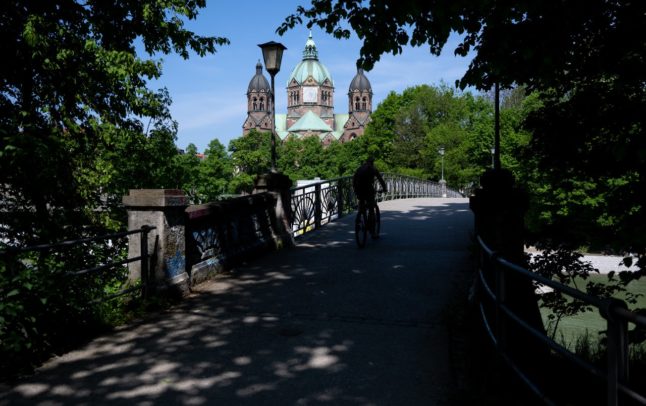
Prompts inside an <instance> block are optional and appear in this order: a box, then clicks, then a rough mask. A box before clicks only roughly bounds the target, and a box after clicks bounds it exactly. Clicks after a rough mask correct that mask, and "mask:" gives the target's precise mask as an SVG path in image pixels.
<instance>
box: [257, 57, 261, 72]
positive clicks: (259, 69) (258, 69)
mask: <svg viewBox="0 0 646 406" xmlns="http://www.w3.org/2000/svg"><path fill="white" fill-rule="evenodd" d="M256 75H262V64H261V63H260V59H258V63H257V64H256Z"/></svg>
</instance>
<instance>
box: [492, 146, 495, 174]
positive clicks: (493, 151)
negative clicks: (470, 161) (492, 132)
mask: <svg viewBox="0 0 646 406" xmlns="http://www.w3.org/2000/svg"><path fill="white" fill-rule="evenodd" d="M495 154H496V148H495V147H491V168H492V169H493V168H495V166H496V164H495V163H494V160H493V157H494V155H495Z"/></svg>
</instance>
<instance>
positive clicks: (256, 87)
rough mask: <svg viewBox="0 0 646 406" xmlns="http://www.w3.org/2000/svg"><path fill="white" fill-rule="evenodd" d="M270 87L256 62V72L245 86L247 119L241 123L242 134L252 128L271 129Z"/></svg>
mask: <svg viewBox="0 0 646 406" xmlns="http://www.w3.org/2000/svg"><path fill="white" fill-rule="evenodd" d="M272 108H273V106H272V105H271V87H270V86H269V81H267V78H265V75H263V73H262V65H261V64H260V61H258V63H257V64H256V74H255V75H254V77H253V78H251V81H250V82H249V87H248V88H247V119H246V120H245V122H244V124H243V125H242V131H243V134H245V135H246V134H247V133H249V131H250V130H251V129H253V128H255V129H257V130H259V131H271V110H272Z"/></svg>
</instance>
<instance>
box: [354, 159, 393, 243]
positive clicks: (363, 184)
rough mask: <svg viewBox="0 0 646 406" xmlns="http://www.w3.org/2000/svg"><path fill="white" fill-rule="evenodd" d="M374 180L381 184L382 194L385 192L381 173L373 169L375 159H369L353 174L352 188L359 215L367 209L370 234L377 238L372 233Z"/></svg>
mask: <svg viewBox="0 0 646 406" xmlns="http://www.w3.org/2000/svg"><path fill="white" fill-rule="evenodd" d="M375 179H377V180H378V181H379V184H381V188H382V190H383V192H384V193H385V192H386V182H384V178H383V177H382V176H381V173H379V171H378V170H377V168H375V159H374V158H373V157H369V158H368V159H367V160H366V162H364V163H363V164H362V165H361V166H360V167H359V168H358V169H357V170H356V171H355V172H354V176H353V177H352V187H353V189H354V193H355V195H356V196H357V200H358V201H359V213H361V212H362V211H363V210H365V209H366V208H367V209H368V224H370V233H371V234H372V236H373V238H377V237H378V236H377V235H375V232H374V227H373V225H374V219H375V204H377V203H376V201H375V195H376V194H377V192H376V191H375Z"/></svg>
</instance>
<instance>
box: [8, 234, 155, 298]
mask: <svg viewBox="0 0 646 406" xmlns="http://www.w3.org/2000/svg"><path fill="white" fill-rule="evenodd" d="M155 228H156V227H151V226H143V227H141V228H140V229H137V230H130V231H124V232H120V233H112V234H107V235H101V236H96V237H89V238H81V239H76V240H68V241H63V242H59V243H55V244H41V245H34V246H29V247H16V248H14V247H7V248H4V249H3V250H2V251H0V261H2V262H3V263H4V265H5V267H6V269H7V272H8V275H9V276H13V275H15V274H16V273H17V272H19V266H20V265H22V266H29V263H30V262H31V260H26V259H24V257H25V256H28V255H30V254H37V255H39V256H43V255H47V254H50V253H54V252H56V253H61V252H64V251H66V250H71V249H74V248H79V247H84V246H87V245H88V244H91V243H95V242H98V241H106V243H107V242H108V241H110V242H111V241H113V240H118V239H120V238H125V237H129V236H131V235H135V234H139V235H140V243H141V252H140V254H139V256H136V257H132V258H125V259H119V260H114V261H105V262H103V263H101V264H92V265H90V266H88V267H85V268H83V269H77V270H67V271H65V272H64V274H65V276H68V277H80V276H84V275H93V274H99V273H102V272H106V271H108V270H110V269H115V268H116V267H119V266H123V265H126V264H129V263H131V262H137V261H139V262H140V264H141V286H135V287H129V288H124V289H122V290H120V291H119V292H116V293H114V294H110V295H108V296H106V297H102V298H97V299H95V300H94V301H102V300H110V299H114V298H116V297H119V296H123V295H125V294H128V293H132V292H134V291H136V290H140V291H141V295H142V296H143V297H145V296H146V295H147V294H148V292H149V290H150V287H151V284H152V282H153V278H152V275H150V258H151V254H149V253H148V234H149V232H150V231H151V230H154V229H155ZM85 255H86V257H87V258H89V257H90V253H85Z"/></svg>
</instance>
